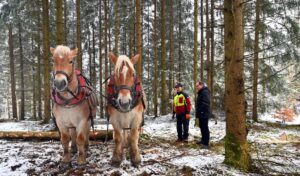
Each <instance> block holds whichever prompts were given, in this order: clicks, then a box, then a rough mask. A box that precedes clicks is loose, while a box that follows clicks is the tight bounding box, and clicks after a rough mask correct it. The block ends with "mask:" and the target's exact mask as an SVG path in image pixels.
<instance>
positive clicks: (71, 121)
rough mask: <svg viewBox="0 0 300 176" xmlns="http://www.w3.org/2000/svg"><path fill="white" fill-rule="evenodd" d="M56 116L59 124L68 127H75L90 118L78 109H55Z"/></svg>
mask: <svg viewBox="0 0 300 176" xmlns="http://www.w3.org/2000/svg"><path fill="white" fill-rule="evenodd" d="M53 113H54V116H55V118H56V121H57V123H61V124H64V126H67V127H75V126H77V124H79V123H80V121H81V120H83V119H86V118H88V115H87V114H86V113H84V112H83V111H81V110H80V109H78V108H61V107H56V108H54V111H53Z"/></svg>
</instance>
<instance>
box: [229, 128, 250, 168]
mask: <svg viewBox="0 0 300 176" xmlns="http://www.w3.org/2000/svg"><path fill="white" fill-rule="evenodd" d="M224 163H225V164H228V165H230V166H233V167H235V168H238V169H241V170H243V171H246V172H247V171H249V170H250V169H251V168H250V166H251V158H250V154H249V145H248V143H247V142H245V143H241V142H239V140H238V139H237V138H236V137H235V136H234V135H233V134H227V135H226V137H225V161H224Z"/></svg>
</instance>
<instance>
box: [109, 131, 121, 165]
mask: <svg viewBox="0 0 300 176" xmlns="http://www.w3.org/2000/svg"><path fill="white" fill-rule="evenodd" d="M114 129H115V130H114V138H115V143H116V146H115V150H114V153H113V157H112V159H111V163H112V165H113V166H116V167H119V166H120V164H121V161H122V159H123V144H122V143H123V137H122V132H121V130H117V129H116V128H114Z"/></svg>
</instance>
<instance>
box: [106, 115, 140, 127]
mask: <svg viewBox="0 0 300 176" xmlns="http://www.w3.org/2000/svg"><path fill="white" fill-rule="evenodd" d="M135 118H136V114H135V113H133V112H130V113H124V114H122V113H120V114H117V115H114V116H112V117H111V123H113V124H116V125H117V126H119V127H121V128H130V127H131V125H132V122H133V121H134V119H135Z"/></svg>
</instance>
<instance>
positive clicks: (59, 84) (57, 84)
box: [54, 80, 67, 90]
mask: <svg viewBox="0 0 300 176" xmlns="http://www.w3.org/2000/svg"><path fill="white" fill-rule="evenodd" d="M66 85H67V82H66V81H65V80H54V86H55V87H56V88H57V89H58V90H63V89H64V88H65V87H66Z"/></svg>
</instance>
